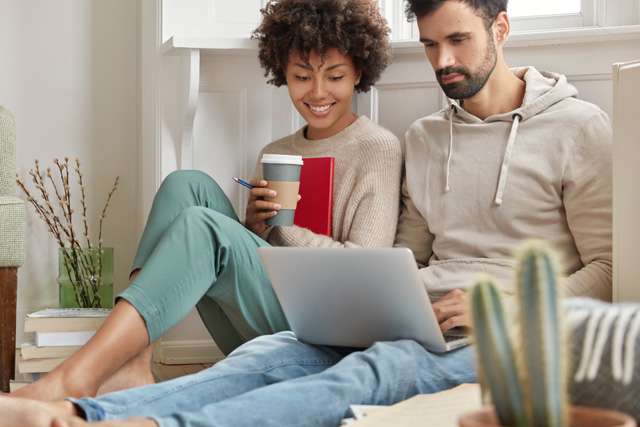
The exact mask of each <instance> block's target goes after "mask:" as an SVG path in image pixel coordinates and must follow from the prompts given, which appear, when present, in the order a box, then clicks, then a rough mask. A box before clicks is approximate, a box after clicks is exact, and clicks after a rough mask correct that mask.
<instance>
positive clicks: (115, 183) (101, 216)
mask: <svg viewBox="0 0 640 427" xmlns="http://www.w3.org/2000/svg"><path fill="white" fill-rule="evenodd" d="M119 180H120V176H116V182H114V183H113V189H112V190H111V191H109V195H108V197H107V202H106V203H105V204H104V209H102V215H100V230H99V232H98V248H102V221H104V218H105V217H106V216H107V207H108V206H109V201H110V200H111V196H112V195H113V192H114V191H116V190H117V189H118V181H119Z"/></svg>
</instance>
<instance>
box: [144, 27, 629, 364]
mask: <svg viewBox="0 0 640 427" xmlns="http://www.w3.org/2000/svg"><path fill="white" fill-rule="evenodd" d="M563 34H564V35H563ZM563 34H560V33H558V34H556V37H555V38H550V37H548V36H544V37H542V36H537V37H536V36H533V37H530V38H529V39H527V38H525V37H522V36H516V37H513V38H512V39H510V40H509V41H508V42H507V44H506V45H505V58H506V60H507V63H509V65H510V66H525V65H533V66H535V67H537V68H539V69H543V70H551V71H556V72H560V73H563V74H566V75H567V77H568V80H569V81H570V82H571V83H572V84H574V85H575V86H576V87H577V88H578V90H579V91H580V98H582V99H585V100H587V101H590V102H593V103H595V104H598V105H600V106H601V107H602V108H603V109H604V110H605V111H606V112H607V113H608V114H609V115H610V116H612V113H613V100H612V99H613V98H612V73H611V67H612V64H613V63H616V62H625V61H631V60H634V59H637V58H640V43H639V40H640V31H638V28H637V27H634V28H632V29H631V30H629V29H628V28H627V29H624V30H615V31H602V29H599V30H593V31H591V32H589V31H586V30H581V31H579V32H575V31H573V32H567V33H563ZM394 46H395V57H394V61H393V64H392V65H391V66H390V67H389V69H388V70H387V72H386V73H385V74H384V76H383V78H382V79H381V81H380V82H379V83H378V84H377V85H376V89H375V90H372V91H371V92H370V93H368V94H360V95H358V96H357V97H356V99H355V101H354V108H355V109H356V111H357V112H358V114H366V115H367V116H369V117H370V118H372V119H373V120H375V121H377V122H378V123H380V124H381V125H383V126H385V127H387V128H388V129H390V130H391V131H392V132H393V133H394V134H395V135H397V136H398V137H399V138H400V139H401V140H402V139H403V136H404V132H405V131H406V129H407V128H408V127H409V125H410V124H411V123H412V122H413V121H415V120H416V119H418V118H420V117H423V116H425V115H428V114H430V113H433V112H435V111H438V110H439V109H440V108H442V106H443V105H445V99H444V96H443V94H442V92H441V91H440V89H439V87H438V84H437V82H436V80H435V76H434V73H433V71H432V69H431V67H430V65H429V64H428V62H427V60H426V57H425V55H424V52H423V50H422V46H421V44H420V43H417V42H406V41H405V42H394ZM163 52H164V55H163V56H164V58H163V66H162V96H161V99H162V122H161V128H160V133H161V144H160V145H158V147H161V149H160V152H159V153H155V154H156V155H157V156H159V159H160V164H161V170H160V171H158V173H159V176H160V177H165V176H166V175H167V174H168V173H170V172H171V171H173V170H176V169H180V168H196V169H201V170H203V171H205V172H207V173H208V174H210V175H211V176H212V177H214V178H215V179H216V180H217V181H218V182H219V183H220V185H221V186H222V188H223V189H224V190H225V191H226V192H227V194H228V195H229V197H230V199H231V200H232V202H233V204H234V207H235V208H236V211H237V213H238V215H239V216H240V217H243V216H244V210H245V198H246V192H245V189H244V188H243V187H241V186H239V185H237V184H235V183H234V182H233V181H232V179H231V177H232V176H238V177H241V178H248V177H249V176H250V175H251V173H252V171H253V168H254V166H255V162H256V158H257V155H258V152H259V150H260V148H261V147H262V146H264V145H265V144H267V143H268V142H270V141H272V140H274V139H276V138H279V137H281V136H284V135H286V134H289V133H291V132H293V131H295V130H297V129H298V128H299V127H300V126H301V125H302V124H303V123H304V122H303V121H302V119H301V118H300V116H299V115H298V114H297V112H295V110H294V109H293V107H292V105H291V102H290V101H289V99H288V93H287V91H286V89H285V88H279V89H276V88H274V87H272V86H270V85H268V84H266V78H265V77H264V75H263V73H262V70H261V69H260V66H259V63H258V60H257V51H256V44H255V41H253V40H249V39H246V38H245V39H228V38H211V37H189V38H184V37H173V38H171V39H169V40H167V41H166V42H165V43H164V46H163ZM143 191H144V195H145V200H146V199H148V197H149V195H151V194H153V193H155V191H156V188H155V187H152V186H147V187H146V188H144V189H143ZM638 255H640V254H636V257H637V256H638ZM194 319H195V316H190V320H189V321H187V322H182V323H181V324H179V325H178V326H176V328H174V329H173V330H172V331H170V332H169V333H167V334H166V335H165V337H164V338H163V339H162V342H161V344H160V348H161V349H162V351H160V353H161V354H163V353H166V354H169V353H171V352H176V351H178V350H176V348H179V347H180V346H182V345H183V344H181V343H183V342H184V336H185V335H184V334H185V333H186V331H189V333H191V334H194V331H198V332H197V334H199V335H196V336H195V337H194V338H193V341H191V342H190V343H189V345H188V346H187V347H188V348H186V349H185V350H184V351H182V350H180V351H179V352H180V355H181V356H180V357H171V360H169V358H165V360H163V361H164V362H165V363H170V362H171V361H172V360H180V363H185V361H188V360H189V356H188V354H190V352H191V353H192V354H193V361H194V362H195V361H197V362H203V361H208V360H203V356H202V354H207V352H206V351H205V352H202V351H200V349H199V347H206V348H210V346H212V345H213V343H212V341H211V340H210V339H209V338H208V334H207V332H206V330H205V329H204V327H202V325H195V324H194V321H195V322H196V323H197V320H194ZM168 349H172V350H170V351H169V350H168ZM215 357H217V356H213V355H212V360H214V359H215ZM161 358H162V356H161ZM205 359H206V358H205Z"/></svg>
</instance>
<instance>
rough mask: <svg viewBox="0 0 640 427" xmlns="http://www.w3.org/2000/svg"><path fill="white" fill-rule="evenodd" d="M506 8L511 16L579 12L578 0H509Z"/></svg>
mask: <svg viewBox="0 0 640 427" xmlns="http://www.w3.org/2000/svg"><path fill="white" fill-rule="evenodd" d="M507 10H508V11H509V16H510V17H512V18H516V17H523V16H543V15H561V14H567V13H580V0H564V1H557V0H536V1H535V2H532V1H530V0H510V1H509V6H508V9H507Z"/></svg>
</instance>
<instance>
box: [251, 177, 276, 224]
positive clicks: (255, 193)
mask: <svg viewBox="0 0 640 427" xmlns="http://www.w3.org/2000/svg"><path fill="white" fill-rule="evenodd" d="M249 184H251V185H252V186H253V188H252V189H251V196H249V203H248V204H247V211H246V213H245V227H247V229H249V230H251V231H252V232H253V233H255V234H261V233H263V232H264V231H265V230H266V229H267V228H269V227H270V226H269V225H267V224H266V223H265V222H264V221H265V220H266V219H267V218H271V217H273V216H275V215H276V214H277V213H278V212H277V211H278V210H279V209H280V207H281V206H280V205H279V204H277V203H271V202H267V201H266V200H264V198H265V197H266V196H269V197H275V196H276V192H275V191H274V190H270V189H268V188H266V186H267V181H265V180H264V179H254V180H252V181H249Z"/></svg>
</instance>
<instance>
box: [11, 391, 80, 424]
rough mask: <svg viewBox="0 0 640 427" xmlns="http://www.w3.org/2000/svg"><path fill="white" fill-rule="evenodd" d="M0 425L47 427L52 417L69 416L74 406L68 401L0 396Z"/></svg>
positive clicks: (72, 412)
mask: <svg viewBox="0 0 640 427" xmlns="http://www.w3.org/2000/svg"><path fill="white" fill-rule="evenodd" d="M0 414H2V417H0V427H5V426H6V427H15V426H21V427H23V426H24V427H40V426H43V427H49V426H50V425H51V423H52V421H53V419H54V417H65V418H67V417H71V416H74V415H77V414H76V410H75V406H74V405H73V404H72V403H71V402H68V401H59V402H40V401H38V400H32V399H19V398H9V397H0Z"/></svg>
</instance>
